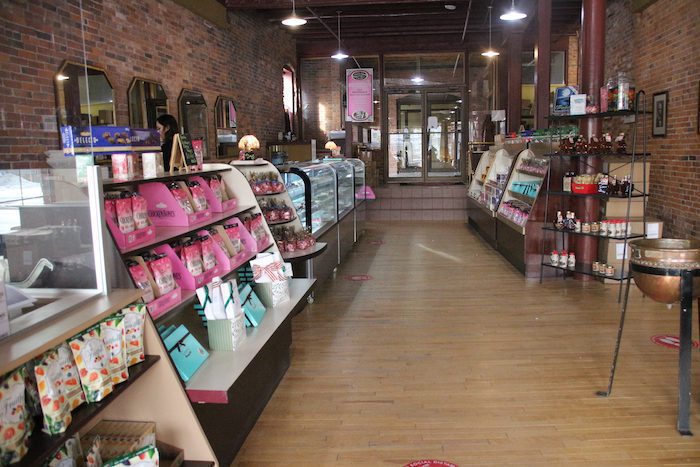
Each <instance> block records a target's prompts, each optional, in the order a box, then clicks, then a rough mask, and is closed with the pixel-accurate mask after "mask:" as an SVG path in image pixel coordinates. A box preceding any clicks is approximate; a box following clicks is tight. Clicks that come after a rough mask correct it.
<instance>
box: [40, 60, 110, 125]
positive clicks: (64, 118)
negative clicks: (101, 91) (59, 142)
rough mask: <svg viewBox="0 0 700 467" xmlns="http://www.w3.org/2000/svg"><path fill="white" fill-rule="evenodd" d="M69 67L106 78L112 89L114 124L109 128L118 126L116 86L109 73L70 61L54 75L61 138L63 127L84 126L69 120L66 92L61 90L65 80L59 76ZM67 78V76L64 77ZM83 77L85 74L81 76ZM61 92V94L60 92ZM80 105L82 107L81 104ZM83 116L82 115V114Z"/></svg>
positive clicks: (64, 63)
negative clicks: (89, 71)
mask: <svg viewBox="0 0 700 467" xmlns="http://www.w3.org/2000/svg"><path fill="white" fill-rule="evenodd" d="M68 66H75V67H78V68H80V70H81V71H82V72H85V70H86V69H88V70H92V71H96V72H98V73H95V74H99V73H101V74H102V76H104V77H105V80H107V84H109V87H110V88H111V89H112V123H110V124H109V125H107V126H116V125H117V102H116V100H117V96H116V92H115V91H114V85H113V84H112V81H111V80H110V79H109V75H108V74H107V72H106V71H105V70H104V69H103V68H100V67H96V66H92V65H86V64H84V63H77V62H73V61H70V60H64V61H63V62H62V63H61V66H60V67H58V70H57V71H56V73H55V74H54V77H53V78H54V80H53V81H54V95H55V98H56V123H57V125H58V128H59V138H60V128H61V126H63V125H73V126H82V125H81V124H80V122H78V124H77V125H76V124H75V123H71V122H70V121H69V119H68V109H67V107H66V98H65V92H63V91H64V90H63V89H59V83H60V82H62V81H63V80H60V79H59V76H61V75H63V71H64V70H65V69H66V67H68ZM64 76H65V75H64ZM80 76H81V77H82V76H83V74H81V75H80ZM59 91H61V92H59ZM78 99H80V96H78ZM79 105H81V104H80V103H79ZM61 112H65V114H62V113H61ZM81 114H82V113H81Z"/></svg>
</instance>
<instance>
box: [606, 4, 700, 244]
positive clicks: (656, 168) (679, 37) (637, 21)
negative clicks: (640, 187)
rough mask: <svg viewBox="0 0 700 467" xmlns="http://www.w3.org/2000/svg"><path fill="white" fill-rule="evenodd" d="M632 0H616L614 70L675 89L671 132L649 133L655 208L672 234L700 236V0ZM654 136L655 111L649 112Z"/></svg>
mask: <svg viewBox="0 0 700 467" xmlns="http://www.w3.org/2000/svg"><path fill="white" fill-rule="evenodd" d="M629 5H630V0H609V2H608V25H607V28H608V34H607V37H606V40H607V43H606V53H607V56H606V76H609V75H610V74H612V73H613V72H615V71H618V70H619V71H630V72H631V76H632V78H633V80H634V82H635V83H636V86H637V89H643V90H644V91H645V92H646V94H647V108H649V109H650V108H651V100H652V96H653V94H654V93H657V92H661V91H668V93H669V101H668V122H667V135H666V136H665V137H660V138H652V137H650V138H649V151H650V153H651V154H652V155H651V169H650V172H651V174H650V182H651V184H650V194H651V197H650V200H649V207H648V211H647V213H648V214H650V215H652V216H654V217H658V218H659V219H661V220H663V221H664V236H665V237H678V238H696V239H700V188H699V187H700V134H699V133H698V123H699V122H698V105H699V104H698V86H699V82H700V65H698V63H700V8H698V2H697V0H658V1H657V2H655V3H653V4H652V5H650V6H649V7H648V8H646V9H644V10H643V11H642V12H640V13H637V14H631V13H630V10H629ZM645 124H646V129H647V134H648V135H651V118H650V117H646V118H645Z"/></svg>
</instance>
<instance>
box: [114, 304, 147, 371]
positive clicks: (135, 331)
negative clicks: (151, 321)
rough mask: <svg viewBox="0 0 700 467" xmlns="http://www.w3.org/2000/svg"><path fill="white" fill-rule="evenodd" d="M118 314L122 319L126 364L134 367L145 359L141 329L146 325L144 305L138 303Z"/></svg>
mask: <svg viewBox="0 0 700 467" xmlns="http://www.w3.org/2000/svg"><path fill="white" fill-rule="evenodd" d="M119 314H121V315H122V316H123V317H124V340H125V343H126V362H127V365H128V366H131V365H135V364H137V363H139V362H142V361H144V360H145V359H146V356H145V355H144V349H143V329H144V326H145V324H146V305H144V304H143V303H138V304H135V305H130V306H129V307H128V308H123V309H122V310H121V311H120V312H119Z"/></svg>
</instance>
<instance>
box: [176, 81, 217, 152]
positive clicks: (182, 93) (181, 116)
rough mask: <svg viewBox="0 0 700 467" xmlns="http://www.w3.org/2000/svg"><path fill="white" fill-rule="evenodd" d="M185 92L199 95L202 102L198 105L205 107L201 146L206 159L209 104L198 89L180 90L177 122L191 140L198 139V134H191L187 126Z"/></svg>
mask: <svg viewBox="0 0 700 467" xmlns="http://www.w3.org/2000/svg"><path fill="white" fill-rule="evenodd" d="M186 93H193V94H197V95H199V97H201V100H202V103H201V104H199V105H203V106H204V108H205V112H204V117H205V118H204V125H205V128H204V147H203V150H204V159H207V158H208V156H209V115H208V113H207V110H208V109H209V106H208V105H207V100H206V99H205V98H204V93H203V92H202V91H199V90H197V89H189V88H182V90H181V91H180V95H179V96H178V98H177V108H178V123H179V125H180V131H181V132H183V133H186V134H187V135H188V136H190V138H192V139H193V140H194V139H198V135H197V137H195V136H193V135H192V133H191V131H190V128H188V123H189V122H188V121H187V119H185V113H186V112H185V103H184V99H185V95H186Z"/></svg>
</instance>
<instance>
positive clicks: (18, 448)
mask: <svg viewBox="0 0 700 467" xmlns="http://www.w3.org/2000/svg"><path fill="white" fill-rule="evenodd" d="M25 372H26V370H25V368H24V367H20V368H18V369H16V370H15V371H13V372H11V373H9V374H8V375H7V376H5V378H4V379H3V380H2V381H1V382H0V465H9V464H14V463H15V462H19V460H20V459H22V457H24V455H25V454H26V453H27V449H28V447H29V435H30V434H31V429H32V425H31V421H32V419H31V416H30V414H29V411H28V410H27V406H26V404H25V399H24V392H25V385H24V379H25V375H24V373H25Z"/></svg>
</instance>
